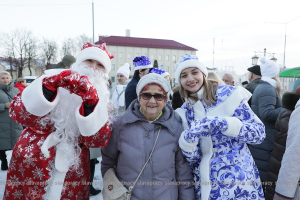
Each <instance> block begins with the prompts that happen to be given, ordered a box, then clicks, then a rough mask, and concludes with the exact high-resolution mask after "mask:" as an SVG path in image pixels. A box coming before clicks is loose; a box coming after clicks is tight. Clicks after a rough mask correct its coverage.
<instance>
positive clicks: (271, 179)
mask: <svg viewBox="0 0 300 200" xmlns="http://www.w3.org/2000/svg"><path fill="white" fill-rule="evenodd" d="M299 98H300V87H298V88H297V90H296V93H295V92H286V93H284V94H283V95H282V110H281V112H280V113H279V115H278V118H277V120H276V124H275V135H274V148H273V151H272V154H271V158H270V162H269V165H268V172H267V182H268V183H272V184H268V185H267V187H266V195H265V197H266V200H273V197H274V194H275V187H276V184H275V183H276V182H277V179H278V174H279V169H280V167H281V161H282V157H283V154H284V152H285V147H286V139H287V133H288V128H289V121H290V117H291V114H292V113H293V111H294V110H295V106H296V104H297V102H298V100H299Z"/></svg>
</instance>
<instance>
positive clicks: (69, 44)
mask: <svg viewBox="0 0 300 200" xmlns="http://www.w3.org/2000/svg"><path fill="white" fill-rule="evenodd" d="M79 50H80V49H79ZM77 52H78V48H77V45H76V40H75V39H72V38H68V39H65V40H64V41H63V43H62V47H61V50H60V54H61V57H64V56H65V55H72V56H75V55H77Z"/></svg>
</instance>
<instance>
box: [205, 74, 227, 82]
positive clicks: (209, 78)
mask: <svg viewBox="0 0 300 200" xmlns="http://www.w3.org/2000/svg"><path fill="white" fill-rule="evenodd" d="M207 80H213V81H217V82H218V83H219V85H225V83H224V82H223V81H222V79H221V78H220V77H219V76H218V74H216V73H215V72H208V75H207Z"/></svg>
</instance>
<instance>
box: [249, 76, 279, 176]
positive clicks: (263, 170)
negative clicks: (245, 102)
mask: <svg viewBox="0 0 300 200" xmlns="http://www.w3.org/2000/svg"><path fill="white" fill-rule="evenodd" d="M251 108H252V110H253V112H254V113H255V114H256V115H257V116H258V117H259V119H260V120H261V121H262V122H263V124H264V125H265V128H266V138H265V140H264V141H263V142H262V143H261V144H257V145H249V150H250V152H251V154H252V156H253V158H254V161H255V164H256V166H257V168H258V171H259V175H260V179H261V181H266V180H267V171H268V164H269V161H270V158H271V153H272V150H273V145H274V134H275V123H276V120H277V117H278V115H279V113H280V111H281V98H280V97H279V95H278V93H277V91H276V89H275V88H274V87H273V86H271V85H270V84H269V83H267V82H265V81H262V80H261V81H260V84H259V85H258V86H257V87H256V89H255V90H254V92H253V95H252V101H251Z"/></svg>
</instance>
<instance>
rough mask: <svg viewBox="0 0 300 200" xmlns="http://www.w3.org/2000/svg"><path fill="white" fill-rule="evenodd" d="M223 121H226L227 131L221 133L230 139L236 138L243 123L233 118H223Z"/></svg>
mask: <svg viewBox="0 0 300 200" xmlns="http://www.w3.org/2000/svg"><path fill="white" fill-rule="evenodd" d="M224 119H225V120H226V121H227V124H228V129H227V130H226V131H223V134H224V135H227V136H231V137H237V136H238V135H239V133H240V131H241V128H242V126H243V123H242V122H241V121H240V120H239V119H238V118H235V117H224Z"/></svg>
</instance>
